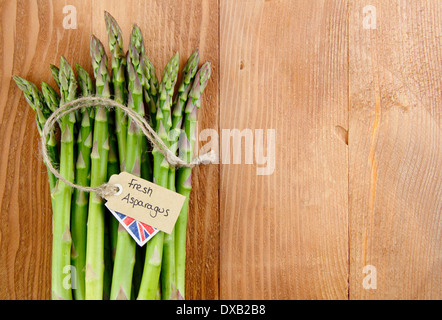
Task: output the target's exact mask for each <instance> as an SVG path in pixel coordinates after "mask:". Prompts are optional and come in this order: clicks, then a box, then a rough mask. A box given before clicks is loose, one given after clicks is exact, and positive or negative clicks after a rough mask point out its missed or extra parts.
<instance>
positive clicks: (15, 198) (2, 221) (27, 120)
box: [0, 0, 91, 299]
mask: <svg viewBox="0 0 442 320" xmlns="http://www.w3.org/2000/svg"><path fill="white" fill-rule="evenodd" d="M89 3H90V2H89V1H88V0H76V1H13V0H11V1H2V2H1V3H0V7H1V8H0V12H1V35H2V38H1V40H0V41H1V45H0V47H1V49H0V61H1V69H0V75H1V81H2V86H1V92H0V97H1V98H0V123H1V127H0V136H1V137H2V138H1V139H0V149H1V150H2V153H1V157H0V207H1V208H2V214H1V215H0V237H1V238H0V247H1V250H0V288H1V290H0V299H50V297H51V286H50V277H51V247H52V230H51V217H52V214H51V202H50V194H49V187H48V182H47V173H46V168H45V166H44V165H43V163H42V160H41V157H40V154H39V151H38V150H39V149H38V141H39V135H38V132H37V129H36V126H35V113H34V112H33V111H32V110H31V109H30V107H29V106H28V105H27V103H26V101H25V99H24V97H23V95H22V93H21V91H20V90H19V89H18V88H17V86H16V85H15V83H14V82H13V80H12V78H11V76H12V75H19V76H21V77H23V78H26V79H28V80H31V81H33V82H34V83H36V84H37V85H38V86H39V85H40V82H41V81H47V82H49V83H50V84H54V81H53V80H52V77H51V73H50V70H49V64H50V63H53V64H56V65H58V63H59V58H60V55H63V56H65V57H66V59H67V60H68V61H69V62H73V61H76V62H80V63H83V62H85V61H86V60H87V61H89V59H87V57H88V56H89V53H88V39H89V34H90V30H91V29H90V5H89ZM66 5H73V6H75V8H76V10H77V29H76V30H71V29H64V27H63V19H64V17H65V14H63V8H64V6H66ZM85 59H86V60H85Z"/></svg>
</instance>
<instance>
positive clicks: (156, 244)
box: [138, 53, 179, 300]
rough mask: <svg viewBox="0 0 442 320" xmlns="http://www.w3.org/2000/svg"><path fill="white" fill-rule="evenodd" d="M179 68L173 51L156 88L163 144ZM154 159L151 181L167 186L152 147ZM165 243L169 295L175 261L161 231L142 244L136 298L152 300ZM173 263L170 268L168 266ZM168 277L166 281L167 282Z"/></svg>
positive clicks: (161, 159) (164, 287)
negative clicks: (140, 275)
mask: <svg viewBox="0 0 442 320" xmlns="http://www.w3.org/2000/svg"><path fill="white" fill-rule="evenodd" d="M178 67H179V55H178V53H176V54H175V55H174V56H173V57H172V58H171V59H170V61H169V62H168V63H167V65H166V67H165V69H164V71H163V78H162V81H161V84H160V87H159V99H158V104H157V113H156V131H157V132H158V135H159V136H160V137H161V139H162V140H163V142H164V143H165V144H166V145H169V141H168V134H169V130H170V128H171V126H172V118H171V113H170V108H171V103H172V96H173V91H174V86H175V83H176V80H177V74H178ZM153 158H154V170H153V180H154V183H156V184H158V185H160V186H163V187H166V188H168V187H170V186H169V182H168V176H169V164H168V162H167V161H166V160H165V159H164V157H163V155H162V154H161V153H160V152H159V151H158V150H156V149H154V150H153ZM164 242H165V248H166V247H167V248H168V249H166V250H168V251H166V252H167V253H168V254H167V256H166V257H165V263H166V264H167V266H166V268H165V269H164V270H167V272H168V274H167V275H166V278H165V279H168V281H166V283H162V294H163V296H165V297H167V298H169V297H170V296H171V295H172V291H173V290H172V289H173V285H174V284H173V283H174V278H175V276H174V274H175V271H174V270H175V264H174V259H175V258H174V254H173V249H172V250H169V249H170V248H171V247H173V243H174V241H173V236H172V237H171V235H167V236H165V234H164V233H163V232H158V233H157V234H156V235H155V237H153V238H152V239H151V240H150V241H149V242H148V243H147V244H146V258H145V262H144V270H143V277H142V279H141V285H140V291H139V293H138V299H143V300H145V299H147V300H153V299H155V297H156V293H157V287H158V281H159V277H160V272H161V264H162V259H163V244H164ZM171 266H173V268H172V267H171ZM169 280H170V281H169Z"/></svg>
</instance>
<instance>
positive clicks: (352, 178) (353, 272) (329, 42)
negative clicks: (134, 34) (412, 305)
mask: <svg viewBox="0 0 442 320" xmlns="http://www.w3.org/2000/svg"><path fill="white" fill-rule="evenodd" d="M66 5H73V6H75V8H76V10H77V29H75V30H66V29H64V28H63V19H64V17H65V15H66V14H64V13H63V7H64V6H66ZM367 5H372V6H374V8H375V9H376V28H375V29H366V28H365V27H364V19H366V18H367V15H366V14H364V11H363V10H364V9H363V8H364V7H365V6H367ZM104 10H107V11H109V12H110V13H111V14H112V15H113V16H114V17H115V18H116V19H117V21H118V22H119V24H120V25H121V27H122V29H123V32H124V36H125V39H126V46H127V39H128V36H129V34H130V30H131V25H132V24H133V23H137V24H138V25H139V26H140V28H141V30H142V31H143V33H144V35H145V40H146V50H147V53H148V55H149V57H150V58H151V60H152V61H153V63H154V65H155V66H156V68H157V73H160V71H159V70H162V68H163V67H164V65H165V64H166V62H167V61H168V59H169V58H170V56H171V55H172V54H173V53H174V52H175V51H177V50H178V51H179V52H180V54H181V63H182V64H184V62H185V59H186V57H187V56H189V55H190V53H191V52H192V51H193V49H194V48H196V47H199V50H200V54H201V60H202V61H206V60H210V61H211V62H212V66H213V76H212V78H211V80H210V83H209V86H208V88H207V90H206V92H205V94H204V101H203V107H202V108H201V110H200V113H199V126H200V130H201V129H204V128H212V129H215V130H216V131H217V132H218V133H219V134H221V132H222V129H239V130H243V129H251V130H254V129H264V132H266V130H269V129H274V130H275V133H276V141H275V170H274V172H273V174H271V175H257V174H256V169H257V167H259V166H260V165H258V164H256V161H255V160H254V164H220V165H210V166H203V167H199V168H197V169H196V170H195V171H196V172H195V174H194V175H193V179H194V180H193V185H194V189H193V193H192V198H191V212H192V213H191V215H190V219H189V234H188V265H187V274H186V277H187V283H188V285H187V292H186V296H187V298H189V299H441V298H442V276H441V274H442V241H441V240H442V239H441V236H442V233H441V230H442V221H441V217H442V169H441V168H442V140H441V137H442V131H441V124H442V112H441V110H442V108H441V107H442V102H441V101H442V80H441V79H442V58H441V57H442V41H441V40H442V23H441V22H442V4H441V2H440V1H439V0H431V1H413V0H409V1H396V0H395V1H380V0H377V1H375V0H373V1H365V0H364V1H362V0H355V1H344V0H342V1H337V0H336V1H333V0H330V1H320V0H316V1H311V0H302V1H301V0H299V1H298V0H297V1H294V0H285V1H283V0H280V1H278V0H267V1H264V0H239V1H238V0H182V1H175V0H167V1H163V0H161V1H160V0H158V1H147V0H146V1H145V0H131V1H124V2H123V1H117V0H112V1H105V0H93V1H90V0H63V1H61V0H57V1H55V0H54V1H43V0H41V1H34V0H32V1H31V0H19V1H15V0H0V76H1V87H0V124H1V126H0V150H1V154H0V208H1V211H0V212H1V213H0V298H1V299H49V298H50V261H51V260H50V254H51V209H50V208H51V205H50V197H49V190H48V185H47V175H46V170H45V167H44V165H43V164H42V161H41V159H40V155H39V152H38V133H37V130H36V128H35V123H34V119H35V118H34V114H33V112H32V110H30V108H29V107H28V106H27V104H26V102H25V99H24V98H23V96H22V94H21V92H20V91H19V90H18V89H17V87H16V86H15V84H14V83H13V81H12V79H11V76H12V75H20V76H22V77H24V78H27V79H29V80H31V81H34V82H36V83H40V82H41V81H43V80H45V81H49V82H50V84H53V80H51V76H50V71H49V64H50V63H54V64H57V65H58V61H59V58H60V56H61V55H63V56H65V57H66V58H67V60H68V61H69V62H71V63H74V62H79V63H80V64H82V65H84V66H86V67H87V69H88V70H89V71H91V67H90V62H89V61H90V60H89V49H88V47H89V37H90V34H91V33H94V34H96V35H97V36H98V37H99V38H101V39H102V40H103V42H104V43H105V44H107V38H106V36H105V24H104V18H103V11H104ZM371 13H373V11H372V12H371ZM371 22H373V21H371ZM264 142H266V139H265V140H264ZM221 143H222V141H221ZM264 146H266V144H264ZM242 152H243V153H244V152H245V149H244V146H243V147H242ZM265 152H266V149H264V153H265ZM242 159H243V163H244V156H243V158H242ZM365 266H373V267H375V268H376V269H375V270H376V275H377V278H376V280H377V281H376V289H364V286H363V283H364V277H366V276H367V275H369V274H368V273H364V267H365ZM371 275H373V274H371Z"/></svg>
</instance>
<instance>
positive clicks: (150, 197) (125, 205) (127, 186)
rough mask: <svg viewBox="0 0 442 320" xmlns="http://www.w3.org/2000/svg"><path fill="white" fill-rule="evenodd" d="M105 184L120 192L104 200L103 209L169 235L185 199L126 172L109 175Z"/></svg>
mask: <svg viewBox="0 0 442 320" xmlns="http://www.w3.org/2000/svg"><path fill="white" fill-rule="evenodd" d="M108 183H109V184H113V185H116V186H118V187H119V188H120V190H119V192H118V193H117V194H115V195H112V196H108V197H106V200H107V203H106V207H108V208H109V209H110V210H113V211H115V212H116V213H120V214H123V215H126V216H128V217H131V218H133V219H135V220H138V221H140V222H143V223H145V224H147V225H149V226H152V227H154V228H157V229H159V230H161V231H164V232H166V233H171V232H172V230H173V227H174V226H175V222H176V220H177V219H178V215H179V214H180V211H181V208H182V207H183V204H184V201H185V199H186V198H185V197H184V196H183V195H181V194H179V193H176V192H173V191H172V190H169V189H166V188H163V187H161V186H159V185H156V184H154V183H152V182H150V181H147V180H144V179H141V178H139V177H137V176H134V175H132V174H130V173H127V172H121V173H119V174H115V175H113V176H111V177H110V179H109V182H108Z"/></svg>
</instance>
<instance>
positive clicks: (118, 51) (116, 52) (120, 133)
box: [104, 12, 127, 170]
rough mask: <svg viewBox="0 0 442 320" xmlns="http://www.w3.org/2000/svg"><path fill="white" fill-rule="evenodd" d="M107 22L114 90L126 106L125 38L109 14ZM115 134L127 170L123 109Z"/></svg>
mask: <svg viewBox="0 0 442 320" xmlns="http://www.w3.org/2000/svg"><path fill="white" fill-rule="evenodd" d="M104 18H105V21H106V30H107V35H108V39H109V49H110V52H111V66H112V84H113V88H114V99H115V101H117V102H119V103H122V104H126V102H127V86H126V79H125V78H126V76H125V73H126V57H125V54H124V51H123V36H122V32H121V28H120V26H119V25H118V23H117V22H116V21H115V19H114V17H112V16H111V15H110V14H109V13H108V12H105V13H104ZM115 120H116V123H115V132H116V135H117V140H118V155H119V160H120V168H121V170H124V169H125V164H124V162H125V161H124V160H125V154H126V134H127V116H126V114H125V113H124V111H123V110H121V109H116V110H115Z"/></svg>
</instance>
